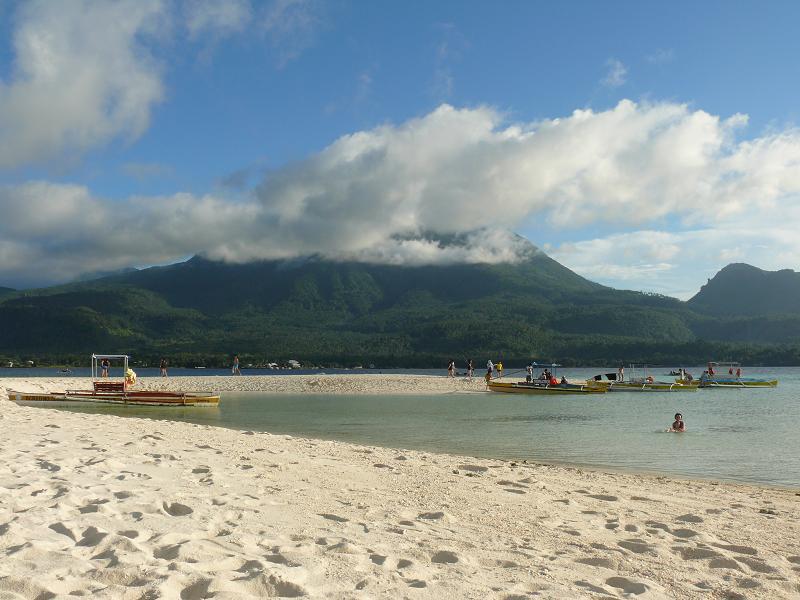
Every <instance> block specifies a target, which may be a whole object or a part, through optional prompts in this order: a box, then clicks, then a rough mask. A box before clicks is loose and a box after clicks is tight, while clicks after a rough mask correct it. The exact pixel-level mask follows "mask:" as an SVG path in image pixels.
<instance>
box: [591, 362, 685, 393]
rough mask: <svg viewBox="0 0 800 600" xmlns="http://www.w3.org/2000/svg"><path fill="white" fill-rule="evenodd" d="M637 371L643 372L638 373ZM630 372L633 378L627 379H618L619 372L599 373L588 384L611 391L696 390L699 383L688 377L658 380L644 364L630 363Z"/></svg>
mask: <svg viewBox="0 0 800 600" xmlns="http://www.w3.org/2000/svg"><path fill="white" fill-rule="evenodd" d="M637 371H641V372H642V374H641V375H638V374H637ZM629 372H630V373H631V378H630V379H628V380H627V381H619V380H618V379H616V377H617V373H608V374H606V379H605V380H604V379H602V375H597V376H596V377H595V378H594V379H589V380H587V384H589V385H592V386H596V387H605V388H606V389H607V390H608V391H609V392H696V391H697V383H691V382H690V381H688V380H686V379H683V378H682V379H676V380H675V381H656V380H655V379H653V377H651V376H650V375H648V374H647V367H646V366H644V365H630V367H629ZM612 377H613V379H612Z"/></svg>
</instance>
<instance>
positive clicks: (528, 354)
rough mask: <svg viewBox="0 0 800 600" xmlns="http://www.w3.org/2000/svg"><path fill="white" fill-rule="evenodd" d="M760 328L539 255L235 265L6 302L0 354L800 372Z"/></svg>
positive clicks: (163, 272) (151, 272)
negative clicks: (714, 361) (603, 280)
mask: <svg viewBox="0 0 800 600" xmlns="http://www.w3.org/2000/svg"><path fill="white" fill-rule="evenodd" d="M757 318H758V319H763V318H765V317H763V316H758V317H746V316H745V317H738V316H737V317H730V318H729V317H725V318H719V317H716V316H714V315H713V314H708V313H704V312H700V311H696V310H694V309H693V307H692V306H691V304H690V303H684V302H681V301H679V300H676V299H674V298H668V297H664V296H658V295H652V294H643V293H639V292H631V291H620V290H614V289H611V288H608V287H604V286H602V285H599V284H597V283H593V282H591V281H588V280H586V279H584V278H583V277H580V276H579V275H577V274H576V273H573V272H572V271H570V270H569V269H567V268H566V267H564V266H562V265H560V264H559V263H557V262H556V261H554V260H553V259H551V258H550V257H548V256H547V255H545V254H544V253H542V252H539V251H538V250H536V249H535V248H534V247H533V246H531V247H530V249H529V251H528V252H527V255H526V258H525V259H524V260H523V261H522V262H519V263H517V264H472V265H465V264H459V265H447V266H416V267H404V266H391V265H373V264H363V263H337V262H329V261H324V260H319V259H314V258H310V259H307V260H297V261H265V262H257V263H249V264H243V265H232V264H225V263H219V262H213V261H209V260H206V259H203V258H200V257H195V258H192V259H191V260H189V261H187V262H184V263H180V264H175V265H170V266H167V267H154V268H150V269H144V270H140V271H132V272H125V273H120V274H116V275H113V276H109V277H104V278H101V279H97V280H94V281H88V282H76V283H72V284H69V285H63V286H56V287H51V288H45V289H40V290H30V291H25V292H16V293H13V294H11V295H10V296H6V297H4V298H3V299H0V354H1V355H3V356H6V355H8V356H9V357H17V358H20V357H22V356H23V355H25V356H31V357H36V358H38V359H39V360H50V361H62V362H67V361H72V360H84V361H85V355H87V354H88V353H90V352H92V351H95V352H101V351H102V352H111V351H114V352H129V353H131V354H133V355H135V356H136V357H137V358H145V359H147V360H151V361H152V360H155V359H156V358H157V357H158V356H159V355H162V354H167V355H169V356H171V357H172V358H173V360H172V362H173V364H178V363H184V364H187V363H189V364H191V363H194V364H205V365H208V366H212V365H216V364H225V363H226V362H227V360H228V358H229V357H230V355H231V354H233V353H239V354H240V355H242V357H243V359H244V360H246V361H251V362H262V361H267V360H285V359H288V358H298V359H301V360H305V361H310V362H315V363H325V364H330V363H339V364H353V363H359V362H362V363H375V364H379V365H382V366H395V365H396V366H439V365H440V364H442V362H443V361H446V360H448V359H449V358H454V359H456V360H458V361H460V362H461V361H463V360H464V359H466V358H468V357H472V358H474V359H475V360H476V361H478V362H479V363H480V362H482V361H484V360H485V359H486V358H488V357H493V358H503V359H504V360H507V361H515V360H519V361H522V360H529V359H530V358H532V357H538V358H542V359H558V360H561V361H565V362H568V363H583V364H588V363H593V362H597V363H612V362H613V363H618V362H622V361H648V362H663V363H675V364H677V363H680V362H690V361H697V362H702V361H704V360H708V359H709V358H711V357H716V358H740V357H743V356H747V357H748V358H749V359H750V362H756V361H758V362H771V363H773V364H777V363H778V362H781V361H783V362H784V363H785V362H787V361H788V362H792V361H795V362H796V360H800V352H798V351H797V350H796V349H795V348H794V346H791V347H788V346H787V347H777V346H775V345H774V343H775V342H784V343H787V344H794V343H796V342H798V341H800V320H799V321H798V327H797V328H796V329H795V330H789V334H787V330H786V329H785V322H783V321H782V325H781V328H779V330H776V331H774V334H775V338H774V339H766V338H765V336H764V335H763V333H764V331H766V330H768V329H769V327H766V328H764V327H761V328H758V327H757V326H756V325H755V324H754V322H753V321H752V319H757ZM737 319H738V320H739V321H741V322H736V320H737ZM745 321H746V323H745ZM743 324H744V327H743V328H742V325H743ZM761 325H762V326H763V323H762V324H761ZM753 331H755V332H757V334H758V335H755V336H753V333H752V332H753ZM793 332H796V333H793ZM742 342H747V343H748V344H747V345H745V344H743V343H742ZM752 342H757V344H755V345H754V344H753V343H752ZM766 344H771V345H766ZM793 353H794V354H793Z"/></svg>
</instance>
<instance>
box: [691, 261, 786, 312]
mask: <svg viewBox="0 0 800 600" xmlns="http://www.w3.org/2000/svg"><path fill="white" fill-rule="evenodd" d="M688 304H689V306H690V307H691V308H692V309H693V310H695V311H697V312H700V313H704V314H712V315H718V316H762V317H763V316H765V315H789V314H792V315H800V273H796V272H794V271H792V270H791V269H783V270H781V271H763V270H761V269H759V268H757V267H753V266H750V265H746V264H743V263H735V264H731V265H728V266H727V267H725V268H724V269H722V270H721V271H720V272H719V273H717V274H716V275H715V276H714V277H713V278H712V279H709V280H708V283H707V284H706V285H704V286H703V287H701V288H700V291H699V292H698V293H697V294H696V295H695V296H694V297H693V298H691V299H690V300H689V302H688Z"/></svg>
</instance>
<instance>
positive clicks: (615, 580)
mask: <svg viewBox="0 0 800 600" xmlns="http://www.w3.org/2000/svg"><path fill="white" fill-rule="evenodd" d="M606 583H607V584H608V585H610V586H611V587H615V588H617V589H620V590H622V592H623V593H625V594H633V595H634V596H638V595H640V594H644V593H645V592H647V590H649V589H650V588H648V587H647V586H646V585H645V584H643V583H640V582H638V581H631V580H630V579H628V578H627V577H609V578H608V579H606Z"/></svg>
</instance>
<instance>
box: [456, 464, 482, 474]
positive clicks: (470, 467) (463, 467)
mask: <svg viewBox="0 0 800 600" xmlns="http://www.w3.org/2000/svg"><path fill="white" fill-rule="evenodd" d="M458 468H459V469H461V470H462V471H467V472H468V473H485V472H486V471H488V470H489V467H482V466H480V465H458Z"/></svg>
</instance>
